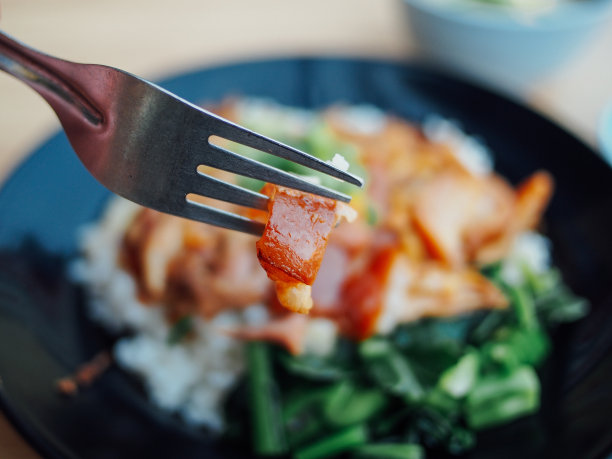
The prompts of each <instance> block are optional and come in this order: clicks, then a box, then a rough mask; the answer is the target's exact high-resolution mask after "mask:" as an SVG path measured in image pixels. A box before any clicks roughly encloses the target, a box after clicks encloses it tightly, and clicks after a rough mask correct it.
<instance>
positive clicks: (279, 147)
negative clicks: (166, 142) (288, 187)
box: [211, 114, 363, 187]
mask: <svg viewBox="0 0 612 459" xmlns="http://www.w3.org/2000/svg"><path fill="white" fill-rule="evenodd" d="M211 115H212V116H213V117H214V119H215V122H214V123H213V124H214V135H217V136H219V137H223V138H225V139H227V140H231V141H234V142H237V143H240V144H242V145H246V146H247V147H252V148H255V149H256V150H261V151H264V152H266V153H270V154H272V155H275V156H278V157H280V158H284V159H288V160H289V161H293V162H294V163H298V164H301V165H302V166H306V167H308V168H310V169H313V170H316V171H319V172H322V173H324V174H327V175H330V176H332V177H336V178H337V179H340V180H343V181H345V182H348V183H351V184H353V185H356V186H358V187H362V186H363V180H362V179H361V178H360V177H357V176H356V175H353V174H351V173H349V172H345V171H343V170H341V169H338V168H336V167H334V166H332V165H331V164H328V163H326V162H325V161H323V160H321V159H319V158H316V157H314V156H312V155H309V154H307V153H304V152H303V151H300V150H297V149H295V148H293V147H290V146H288V145H285V144H283V143H281V142H277V141H276V140H273V139H270V138H268V137H265V136H263V135H261V134H257V133H256V132H253V131H250V130H249V129H246V128H243V127H241V126H238V125H237V124H234V123H231V122H229V121H226V120H224V119H222V118H219V117H217V116H216V115H213V114H211Z"/></svg>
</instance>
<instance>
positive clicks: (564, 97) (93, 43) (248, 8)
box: [0, 0, 612, 459]
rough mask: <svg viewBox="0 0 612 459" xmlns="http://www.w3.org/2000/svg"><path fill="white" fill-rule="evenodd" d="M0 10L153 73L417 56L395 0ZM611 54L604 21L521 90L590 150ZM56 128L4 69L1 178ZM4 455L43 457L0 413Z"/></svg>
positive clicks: (77, 49)
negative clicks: (314, 58) (287, 60)
mask: <svg viewBox="0 0 612 459" xmlns="http://www.w3.org/2000/svg"><path fill="white" fill-rule="evenodd" d="M170 5H171V6H170ZM0 8H1V20H0V29H1V30H3V31H4V32H6V33H8V34H10V35H12V36H14V37H17V38H19V39H20V40H21V41H23V42H25V43H28V44H29V45H31V46H33V47H35V48H38V49H40V50H44V51H45V52H47V53H49V54H52V55H56V56H60V57H64V58H66V59H69V60H74V61H80V62H95V63H104V64H108V65H112V66H115V67H119V68H122V69H124V70H127V71H129V72H132V73H135V74H137V75H141V76H143V77H145V78H148V79H153V80H155V79H159V78H163V77H164V76H168V75H171V74H176V73H179V72H182V71H186V70H189V69H193V68H197V67H201V66H203V65H214V64H219V63H223V62H228V61H234V60H240V59H244V58H248V59H254V58H258V57H272V56H293V55H352V56H376V57H383V58H391V59H408V58H410V57H412V56H414V54H415V46H414V43H412V42H411V39H410V37H409V33H408V30H407V27H406V23H405V19H404V16H403V12H402V10H401V3H400V1H399V0H379V1H376V2H372V1H371V0H335V1H334V2H329V1H327V0H311V1H309V2H286V1H283V0H258V1H257V2H252V1H249V0H229V1H227V0H175V1H173V2H172V3H171V4H170V3H169V2H167V1H161V0H132V1H129V2H125V1H122V0H106V1H104V2H83V1H82V0H55V1H53V2H48V1H44V0H30V1H27V2H24V1H23V0H2V3H1V4H0ZM170 8H171V9H170ZM611 50H612V23H611V24H609V25H608V26H607V27H604V28H603V29H602V31H601V32H600V33H599V34H598V36H597V37H595V38H594V39H593V40H592V41H590V42H589V43H588V45H587V46H586V47H585V48H584V49H583V50H582V52H581V53H580V54H579V55H577V56H575V57H573V58H572V59H571V60H570V61H568V62H567V63H566V64H564V66H563V67H562V68H560V69H557V70H556V71H555V72H554V73H552V74H551V75H548V76H547V77H545V78H542V79H541V80H540V81H538V82H536V84H535V85H534V86H533V87H532V88H531V90H530V91H529V92H528V93H526V94H522V95H521V97H523V98H524V99H525V101H526V103H528V104H529V105H531V106H532V107H534V108H536V109H537V110H539V111H541V112H543V113H545V114H546V115H548V116H549V117H551V118H553V119H555V120H556V121H558V122H559V123H560V124H562V125H564V126H565V127H567V128H568V129H569V130H570V131H573V132H574V133H575V134H577V135H578V136H579V137H581V138H582V139H584V140H585V141H586V142H587V143H589V144H591V145H593V146H596V144H597V123H598V119H599V117H600V115H601V113H602V111H603V109H604V107H605V105H606V104H607V103H610V102H612V84H610V82H611V81H612V59H610V56H612V53H611ZM58 129H59V124H58V122H57V119H56V118H55V115H54V113H53V112H52V111H51V109H50V108H49V107H48V106H47V105H46V104H45V103H44V102H43V101H42V100H41V99H40V98H39V97H38V96H37V95H36V94H35V93H34V92H33V91H31V90H30V89H29V88H27V87H25V86H24V85H23V84H21V83H20V82H18V81H16V80H14V79H12V78H10V77H8V76H6V77H5V76H0V151H1V154H0V182H1V181H2V180H3V179H4V178H6V177H7V176H8V175H9V174H10V172H11V170H13V168H14V167H16V165H17V164H18V163H19V162H20V160H22V159H23V158H24V156H25V155H26V154H27V153H28V152H29V151H31V150H32V149H33V148H34V147H36V146H37V145H38V144H40V143H41V142H43V141H44V140H45V139H46V138H47V137H49V136H50V135H51V134H52V133H54V132H55V131H57V130H58ZM5 457H6V458H13V459H31V458H38V457H39V456H38V455H37V453H36V452H35V451H34V450H33V449H32V448H31V447H30V446H29V445H28V444H27V443H26V442H25V441H24V440H23V439H22V438H21V437H20V435H19V434H18V433H17V432H16V431H15V430H14V429H13V427H12V426H11V425H10V424H9V422H8V421H7V420H6V418H5V417H4V416H3V415H2V413H0V458H5Z"/></svg>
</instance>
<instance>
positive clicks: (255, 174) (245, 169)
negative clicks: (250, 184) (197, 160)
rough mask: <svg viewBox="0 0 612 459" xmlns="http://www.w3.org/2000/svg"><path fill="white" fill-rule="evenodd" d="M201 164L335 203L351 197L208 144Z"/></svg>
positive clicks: (347, 200)
mask: <svg viewBox="0 0 612 459" xmlns="http://www.w3.org/2000/svg"><path fill="white" fill-rule="evenodd" d="M201 162H202V164H205V165H207V166H211V167H215V168H217V169H223V170H226V171H228V172H233V173H234V174H239V175H242V176H245V177H251V178H255V179H259V180H263V181H264V182H270V183H275V184H276V185H281V186H286V187H288V188H295V189H297V190H301V191H304V192H306V193H312V194H317V195H320V196H325V197H327V198H331V199H335V200H337V201H343V202H350V201H351V197H350V196H348V195H346V194H344V193H340V192H338V191H335V190H331V189H329V188H326V187H324V186H320V185H314V184H312V183H310V182H309V181H307V180H304V179H302V178H300V177H296V176H295V175H291V174H289V173H288V172H285V171H282V170H280V169H276V168H274V167H271V166H268V165H267V164H262V163H259V162H257V161H254V160H252V159H250V158H245V157H244V156H240V155H237V154H236V153H233V152H231V151H229V150H225V149H223V148H221V147H218V146H216V145H213V144H209V149H208V152H207V154H206V155H203V157H202V158H201Z"/></svg>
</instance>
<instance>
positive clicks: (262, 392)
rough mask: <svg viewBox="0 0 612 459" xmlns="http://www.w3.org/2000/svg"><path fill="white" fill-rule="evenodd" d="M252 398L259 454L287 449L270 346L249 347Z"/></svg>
mask: <svg viewBox="0 0 612 459" xmlns="http://www.w3.org/2000/svg"><path fill="white" fill-rule="evenodd" d="M247 361H248V367H249V398H250V407H251V422H252V432H253V444H254V449H255V452H256V453H257V454H260V455H266V456H269V455H279V454H283V453H285V452H286V451H287V442H286V439H285V431H284V425H283V422H282V411H281V406H280V394H279V392H278V388H277V385H276V381H275V379H274V375H273V373H272V367H271V361H270V356H269V349H268V346H267V345H266V344H264V343H258V342H251V343H249V344H248V346H247Z"/></svg>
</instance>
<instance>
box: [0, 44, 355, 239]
mask: <svg viewBox="0 0 612 459" xmlns="http://www.w3.org/2000/svg"><path fill="white" fill-rule="evenodd" d="M0 69H2V70H4V71H5V72H7V73H9V74H11V75H13V76H14V77H16V78H18V79H19V80H21V81H22V82H24V83H25V84H27V85H28V86H30V87H31V88H32V89H34V90H35V91H36V92H38V93H39V94H40V95H41V96H42V97H43V98H44V99H45V100H46V101H47V102H48V103H49V105H50V106H51V108H53V110H54V111H55V113H56V114H57V117H58V118H59V120H60V122H61V124H62V127H63V129H64V131H65V132H66V135H67V137H68V139H69V141H70V143H71V144H72V147H73V149H74V151H75V152H76V154H77V155H78V157H79V158H80V160H81V162H82V163H83V164H84V166H85V167H86V168H87V169H88V170H89V172H90V173H91V174H92V175H93V176H94V177H95V178H96V179H97V180H98V181H99V182H100V183H101V184H102V185H104V186H105V187H106V188H108V189H109V190H111V191H112V192H114V193H116V194H118V195H120V196H123V197H124V198H126V199H128V200H130V201H134V202H136V203H138V204H140V205H142V206H145V207H150V208H153V209H155V210H158V211H161V212H165V213H169V214H173V215H177V216H180V217H185V218H188V219H192V220H198V221H201V222H205V223H209V224H212V225H215V226H220V227H223V228H229V229H232V230H237V231H242V232H245V233H250V234H254V235H261V233H262V232H263V228H264V225H263V224H262V223H260V222H256V221H253V220H251V219H249V218H246V217H244V216H241V215H237V214H234V213H231V212H228V211H225V210H221V209H218V208H215V207H213V206H210V205H205V204H202V203H200V202H197V201H195V200H193V198H192V196H193V195H200V196H206V197H209V198H213V199H217V200H221V201H226V202H230V203H234V204H238V205H241V206H245V207H251V208H255V209H262V210H266V209H267V205H268V197H267V196H265V195H263V194H261V193H256V192H253V191H250V190H247V189H245V188H242V187H239V186H237V185H234V184H231V183H228V182H225V181H222V180H219V179H217V178H214V177H212V176H210V175H207V174H205V173H203V172H201V170H199V169H198V168H199V167H200V166H202V165H204V166H211V167H213V168H216V169H222V170H225V171H229V172H232V173H234V174H239V175H242V176H246V177H251V178H256V179H259V180H262V181H265V182H271V183H274V184H277V185H282V186H285V187H289V188H295V189H298V190H301V191H305V192H308V193H313V194H317V195H320V196H325V197H328V198H332V199H336V200H339V201H344V202H349V201H350V197H349V196H348V195H345V194H343V193H339V192H337V191H334V190H331V189H329V188H325V187H323V186H319V185H315V184H313V183H311V182H310V181H308V180H305V179H303V178H301V177H297V176H294V175H292V174H289V173H287V172H284V171H282V170H279V169H276V168H274V167H271V166H269V165H266V164H263V163H261V162H257V161H254V160H252V159H250V158H246V157H243V156H241V155H238V154H236V153H234V152H232V151H229V150H227V149H224V148H222V147H220V146H218V145H215V144H213V143H212V142H211V140H210V138H211V137H212V136H216V137H221V138H223V139H227V140H229V141H232V142H236V143H239V144H242V145H245V146H248V147H251V148H255V149H257V150H260V151H263V152H266V153H269V154H272V155H275V156H279V157H281V158H285V159H288V160H290V161H293V162H295V163H298V164H301V165H303V166H306V167H308V168H310V169H313V170H316V171H319V172H322V173H324V174H327V175H330V176H332V177H335V178H337V179H340V180H343V181H345V182H348V183H351V184H353V185H357V186H362V185H363V181H362V180H361V179H360V178H359V177H357V176H355V175H353V174H350V173H348V172H345V171H342V170H340V169H338V168H335V167H333V166H332V165H330V164H328V163H326V162H325V161H322V160H320V159H318V158H316V157H313V156H311V155H308V154H306V153H304V152H301V151H299V150H297V149H295V148H292V147H289V146H287V145H284V144H282V143H280V142H277V141H275V140H272V139H269V138H267V137H264V136H262V135H260V134H257V133H255V132H252V131H250V130H248V129H245V128H243V127H240V126H238V125H237V124H234V123H232V122H230V121H227V120H225V119H223V118H221V117H219V116H217V115H215V114H213V113H210V112H208V111H206V110H204V109H202V108H200V107H198V106H196V105H194V104H192V103H190V102H188V101H186V100H184V99H181V98H180V97H178V96H176V95H174V94H172V93H170V92H168V91H166V90H164V89H163V88H161V87H159V86H157V85H155V84H153V83H151V82H149V81H146V80H144V79H142V78H139V77H137V76H134V75H131V74H129V73H127V72H125V71H123V70H119V69H116V68H113V67H108V66H103V65H95V64H80V63H74V62H69V61H66V60H63V59H58V58H55V57H52V56H49V55H46V54H43V53H41V52H39V51H36V50H34V49H32V48H30V47H28V46H26V45H24V44H23V43H20V42H18V41H16V40H15V39H13V38H11V37H9V36H7V35H6V34H4V33H2V32H0Z"/></svg>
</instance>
